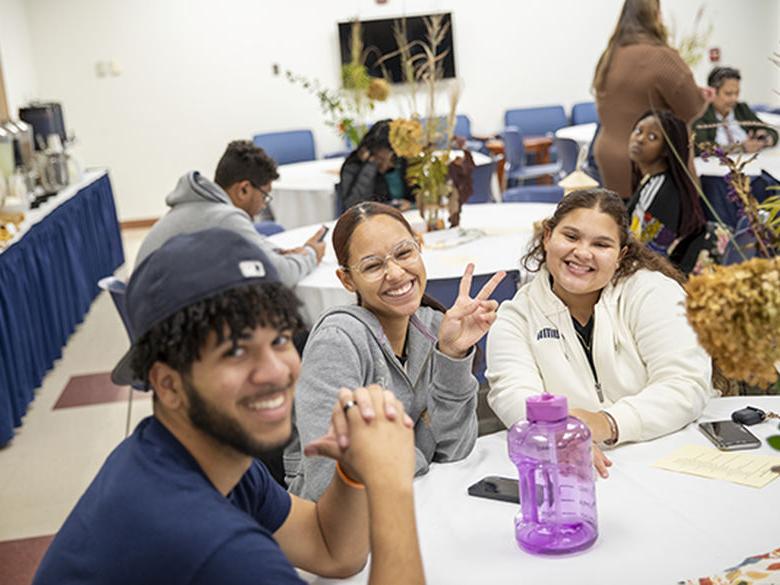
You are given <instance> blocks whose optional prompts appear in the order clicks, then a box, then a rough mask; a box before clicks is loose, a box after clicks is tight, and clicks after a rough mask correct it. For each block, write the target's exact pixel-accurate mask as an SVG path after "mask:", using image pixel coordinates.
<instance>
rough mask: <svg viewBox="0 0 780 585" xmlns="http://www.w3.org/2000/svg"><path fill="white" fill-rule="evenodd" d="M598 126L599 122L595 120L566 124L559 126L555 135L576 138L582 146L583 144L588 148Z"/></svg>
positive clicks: (578, 144)
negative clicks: (562, 126) (585, 122)
mask: <svg viewBox="0 0 780 585" xmlns="http://www.w3.org/2000/svg"><path fill="white" fill-rule="evenodd" d="M596 126H597V124H596V123H595V122H589V123H587V124H577V125H575V126H565V127H564V128H559V129H558V130H556V131H555V137H556V138H568V139H570V140H574V141H575V142H576V143H577V146H579V147H580V148H582V147H583V146H584V147H586V148H587V147H588V145H589V144H590V143H591V142H592V141H593V136H594V134H596Z"/></svg>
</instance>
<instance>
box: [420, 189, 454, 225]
mask: <svg viewBox="0 0 780 585" xmlns="http://www.w3.org/2000/svg"><path fill="white" fill-rule="evenodd" d="M449 188H450V187H449V185H448V184H444V185H437V186H435V187H434V188H433V192H431V191H428V190H426V191H424V192H423V193H421V194H420V195H421V196H420V198H419V203H418V207H419V209H420V215H422V217H423V220H424V221H425V227H426V229H427V231H429V232H433V231H436V230H443V229H446V227H447V219H448V218H449V216H450V213H449V208H448V205H447V202H448V199H449V197H448V193H449Z"/></svg>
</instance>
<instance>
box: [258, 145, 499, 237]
mask: <svg viewBox="0 0 780 585" xmlns="http://www.w3.org/2000/svg"><path fill="white" fill-rule="evenodd" d="M453 152H454V153H455V154H456V153H457V151H453ZM471 154H472V156H473V157H474V163H475V164H476V165H477V166H481V165H485V164H488V163H490V162H491V158H490V157H488V156H486V155H484V154H482V153H479V152H472V153H471ZM343 163H344V159H343V158H328V159H322V160H311V161H306V162H300V163H293V164H289V165H280V166H279V169H278V171H279V178H278V179H277V180H276V181H274V182H273V189H272V191H271V193H272V194H273V197H274V199H273V201H272V202H271V209H272V210H273V212H274V217H275V218H276V221H277V222H278V223H280V224H282V225H283V226H284V227H286V228H287V229H291V228H296V227H300V226H303V225H310V224H315V223H325V222H328V221H331V220H332V219H334V216H335V213H336V191H335V189H336V184H337V183H338V182H339V171H340V170H341V165H342V164H343Z"/></svg>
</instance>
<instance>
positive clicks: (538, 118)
mask: <svg viewBox="0 0 780 585" xmlns="http://www.w3.org/2000/svg"><path fill="white" fill-rule="evenodd" d="M568 125H569V120H568V118H567V117H566V112H565V111H564V110H563V106H543V107H538V108H519V109H515V110H507V111H506V112H504V126H517V127H518V128H519V129H520V131H521V132H522V133H523V135H525V136H546V135H548V134H554V133H555V131H556V130H558V129H559V128H563V127H564V126H568Z"/></svg>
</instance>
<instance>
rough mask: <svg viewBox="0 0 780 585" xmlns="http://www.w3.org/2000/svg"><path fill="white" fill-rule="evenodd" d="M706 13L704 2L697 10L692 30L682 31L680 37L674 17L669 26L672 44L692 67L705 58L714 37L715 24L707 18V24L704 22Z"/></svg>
mask: <svg viewBox="0 0 780 585" xmlns="http://www.w3.org/2000/svg"><path fill="white" fill-rule="evenodd" d="M704 13H705V7H704V4H702V5H701V6H700V7H699V9H698V10H697V11H696V16H695V17H694V19H693V26H692V28H691V31H690V32H687V33H682V34H681V35H680V36H679V37H678V36H677V23H676V22H675V21H674V19H672V23H671V26H670V27H669V38H670V39H671V41H670V44H671V45H672V47H674V48H675V49H677V52H678V53H679V54H680V57H681V58H682V60H683V61H685V63H686V64H687V65H688V67H690V68H691V69H693V68H694V67H696V65H698V64H699V63H700V62H701V60H702V59H703V58H704V51H705V49H706V48H707V45H708V44H709V42H710V38H711V37H712V32H713V25H712V22H711V21H709V20H707V23H706V24H705V23H704Z"/></svg>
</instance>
